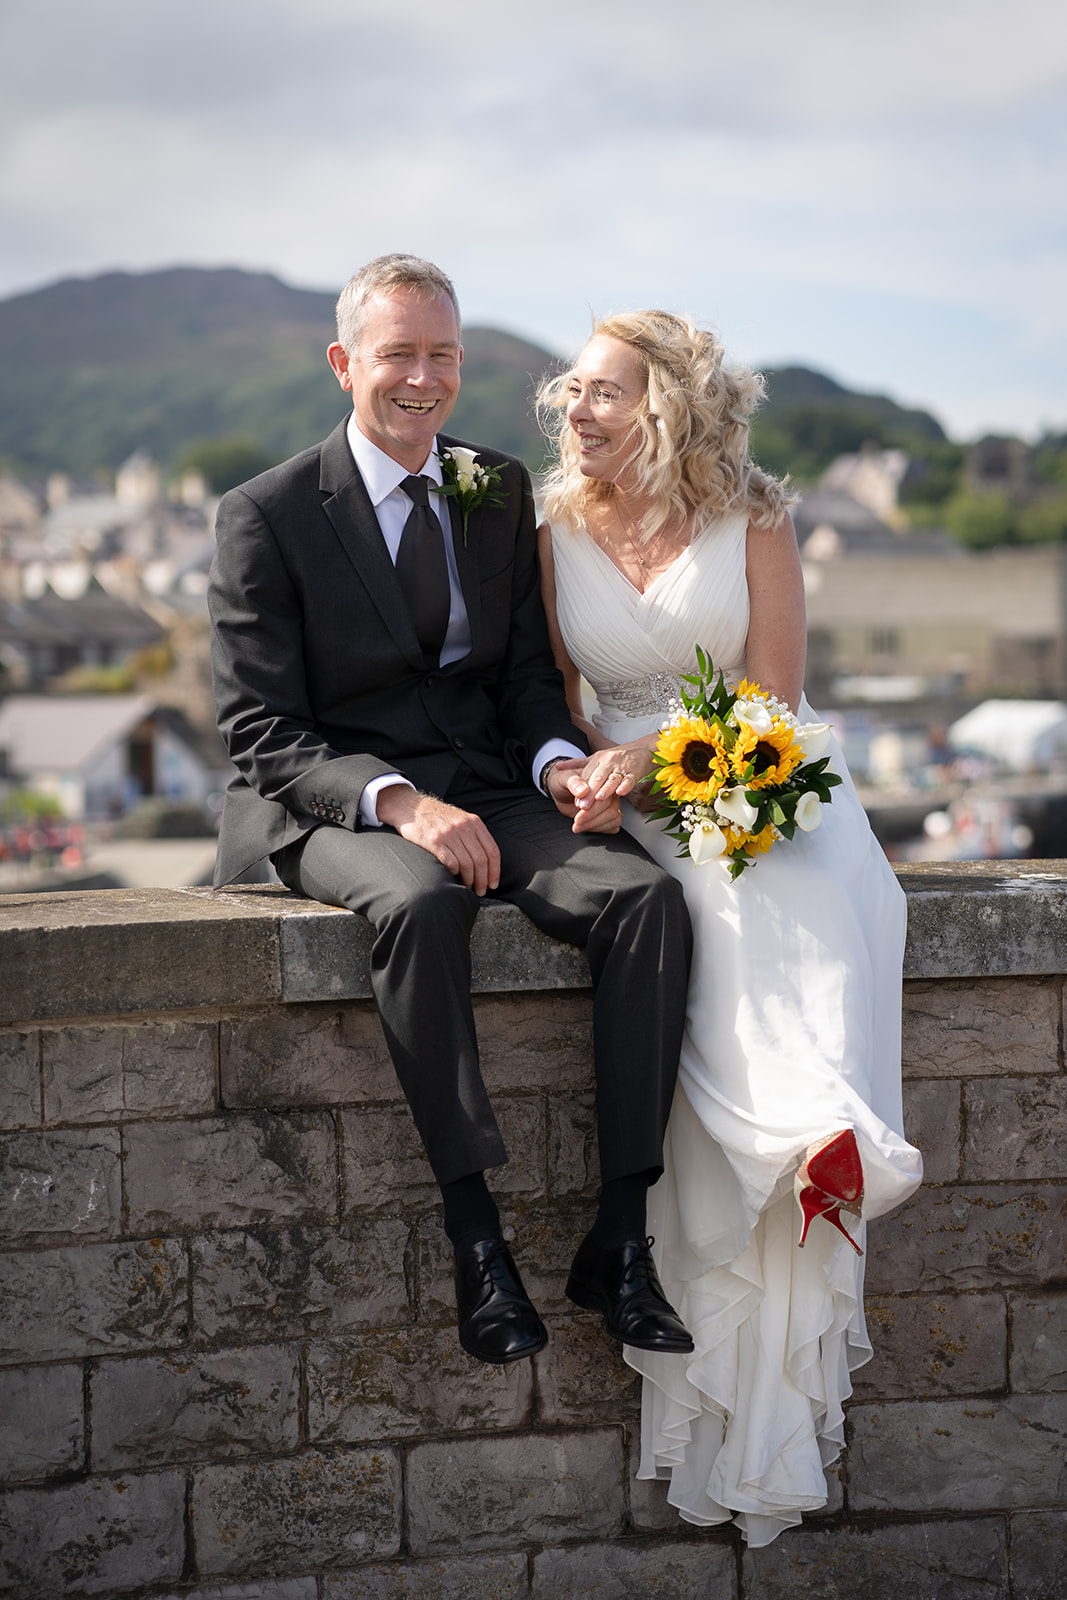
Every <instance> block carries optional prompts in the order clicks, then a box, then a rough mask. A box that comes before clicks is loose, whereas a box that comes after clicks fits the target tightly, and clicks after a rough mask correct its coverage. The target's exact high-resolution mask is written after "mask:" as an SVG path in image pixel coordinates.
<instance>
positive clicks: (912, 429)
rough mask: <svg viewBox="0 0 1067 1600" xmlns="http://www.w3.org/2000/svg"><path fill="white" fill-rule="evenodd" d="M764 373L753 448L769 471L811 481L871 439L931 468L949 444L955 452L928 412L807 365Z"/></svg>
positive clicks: (753, 435) (768, 369)
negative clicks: (763, 395) (858, 389)
mask: <svg viewBox="0 0 1067 1600" xmlns="http://www.w3.org/2000/svg"><path fill="white" fill-rule="evenodd" d="M766 376H767V403H766V404H765V406H764V407H763V409H762V411H761V412H760V413H759V415H758V416H757V418H756V421H755V423H754V425H753V428H752V448H753V453H754V454H755V456H756V458H757V460H758V461H759V462H760V464H761V466H764V467H766V468H767V469H768V470H769V471H771V472H777V473H784V472H790V473H792V474H793V476H794V478H797V479H800V480H802V481H803V480H809V481H810V480H811V479H813V478H816V477H817V476H818V475H819V473H820V472H822V471H823V469H824V468H825V467H828V466H829V465H830V462H831V461H832V460H833V459H834V457H835V456H839V455H845V454H849V453H852V452H854V451H856V450H859V449H860V447H861V446H862V445H863V444H864V443H865V442H866V441H867V440H869V439H870V440H874V441H875V442H876V443H877V444H879V445H881V446H883V447H884V448H888V447H894V446H899V447H900V448H901V449H904V450H907V451H908V452H909V454H911V455H913V456H917V457H918V458H919V459H920V460H922V461H924V462H929V463H930V464H931V466H934V465H935V464H940V462H941V460H942V457H943V456H944V455H945V453H946V448H947V449H948V451H950V452H952V451H953V450H954V447H952V446H950V445H949V444H948V440H947V438H946V435H945V430H944V429H943V428H942V426H941V424H940V423H939V422H938V421H937V419H936V418H935V417H932V416H931V415H930V413H929V412H928V411H918V410H909V409H907V408H906V407H904V406H900V405H898V404H897V402H896V401H895V400H890V399H889V398H888V396H887V395H880V394H860V393H857V392H856V391H855V390H853V389H846V388H844V386H843V385H842V384H840V383H835V381H834V379H833V378H828V377H827V376H826V374H825V373H822V372H812V371H811V370H810V369H809V368H808V367H781V368H778V369H775V368H767V369H766ZM953 459H954V462H955V455H954V458H953ZM955 464H956V465H958V462H955Z"/></svg>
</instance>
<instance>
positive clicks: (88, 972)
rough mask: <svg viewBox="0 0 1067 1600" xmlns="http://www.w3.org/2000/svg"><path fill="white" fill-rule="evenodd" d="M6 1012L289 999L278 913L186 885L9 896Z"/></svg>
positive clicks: (43, 1013) (0, 1000)
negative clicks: (283, 987)
mask: <svg viewBox="0 0 1067 1600" xmlns="http://www.w3.org/2000/svg"><path fill="white" fill-rule="evenodd" d="M3 901H4V903H3V905H2V906H0V939H2V941H3V955H2V961H3V967H4V987H3V993H2V994H0V1021H3V1022H30V1021H43V1020H44V1019H46V1018H59V1017H115V1016H129V1015H130V1014H131V1013H137V1012H160V1011H181V1010H186V1009H189V1008H192V1007H206V1006H230V1005H248V1004H250V1003H251V1002H253V1001H256V1000H260V1001H268V1000H276V999H278V998H280V993H279V981H280V980H279V964H278V931H277V924H276V918H275V917H274V916H273V915H272V914H270V912H269V911H268V912H266V913H264V911H263V909H262V908H260V907H256V906H255V905H254V904H253V903H252V902H251V901H250V900H246V901H245V902H244V903H238V904H235V903H234V902H233V900H232V899H230V898H229V897H224V896H221V895H218V896H216V895H212V894H211V892H210V891H209V890H205V891H204V892H203V894H199V895H198V894H196V893H191V892H189V891H188V890H182V889H104V890H101V889H92V890H80V891H77V890H75V891H69V892H67V893H58V894H52V893H45V894H27V895H5V896H4V897H3Z"/></svg>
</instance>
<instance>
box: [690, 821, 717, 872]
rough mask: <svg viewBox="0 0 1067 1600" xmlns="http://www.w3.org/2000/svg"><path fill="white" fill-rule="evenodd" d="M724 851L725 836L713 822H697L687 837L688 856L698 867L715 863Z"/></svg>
mask: <svg viewBox="0 0 1067 1600" xmlns="http://www.w3.org/2000/svg"><path fill="white" fill-rule="evenodd" d="M725 849H726V835H725V833H723V831H722V829H721V828H719V827H716V825H715V823H714V822H698V823H697V825H696V827H695V828H694V829H693V831H692V833H691V834H690V835H689V854H690V855H691V856H692V858H693V860H694V862H695V863H696V865H697V866H698V867H702V866H703V865H704V863H705V862H706V861H717V860H718V859H719V857H720V856H721V855H722V854H723V852H724V851H725Z"/></svg>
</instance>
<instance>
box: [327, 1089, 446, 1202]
mask: <svg viewBox="0 0 1067 1600" xmlns="http://www.w3.org/2000/svg"><path fill="white" fill-rule="evenodd" d="M338 1120H339V1122H340V1126H341V1152H342V1158H341V1159H342V1171H343V1175H344V1176H343V1180H342V1181H343V1189H342V1193H343V1195H344V1204H343V1214H344V1215H345V1216H347V1217H352V1216H359V1215H362V1213H364V1212H366V1211H376V1210H377V1209H378V1208H379V1207H380V1206H387V1205H388V1206H393V1207H401V1206H410V1205H421V1206H432V1205H436V1204H437V1203H438V1202H439V1201H440V1198H441V1195H440V1191H439V1190H438V1187H437V1184H436V1183H435V1182H434V1176H433V1173H432V1171H431V1170H430V1163H429V1162H428V1161H427V1159H426V1152H425V1150H424V1149H423V1148H422V1140H421V1139H420V1138H419V1135H418V1133H417V1131H416V1128H415V1124H414V1122H413V1120H412V1116H411V1112H410V1111H409V1110H408V1107H407V1106H406V1105H391V1106H377V1107H376V1106H361V1107H360V1108H359V1109H358V1110H356V1111H342V1112H341V1113H340V1116H339V1119H338Z"/></svg>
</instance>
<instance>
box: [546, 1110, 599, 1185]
mask: <svg viewBox="0 0 1067 1600" xmlns="http://www.w3.org/2000/svg"><path fill="white" fill-rule="evenodd" d="M548 1188H549V1193H550V1194H552V1195H563V1194H581V1195H585V1196H586V1197H587V1198H589V1199H595V1197H596V1194H597V1190H598V1189H599V1188H600V1152H599V1150H598V1149H597V1135H596V1093H595V1091H594V1090H592V1089H589V1090H587V1091H586V1092H585V1093H583V1094H554V1095H552V1097H551V1099H550V1100H549V1102H548Z"/></svg>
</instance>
